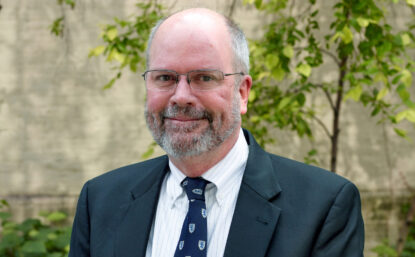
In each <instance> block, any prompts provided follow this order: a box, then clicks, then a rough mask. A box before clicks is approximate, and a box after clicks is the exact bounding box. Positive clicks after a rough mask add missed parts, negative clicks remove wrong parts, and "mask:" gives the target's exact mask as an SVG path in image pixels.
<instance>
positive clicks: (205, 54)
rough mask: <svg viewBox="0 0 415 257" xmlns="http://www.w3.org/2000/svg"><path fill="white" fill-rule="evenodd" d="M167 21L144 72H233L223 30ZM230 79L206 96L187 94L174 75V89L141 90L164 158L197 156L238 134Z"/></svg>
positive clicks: (238, 104) (237, 103) (197, 23)
mask: <svg viewBox="0 0 415 257" xmlns="http://www.w3.org/2000/svg"><path fill="white" fill-rule="evenodd" d="M173 19H174V18H173ZM169 21H170V20H167V21H165V23H163V25H162V26H161V27H160V28H159V30H158V32H157V34H156V36H155V38H154V40H153V44H152V47H151V50H150V57H151V59H150V67H149V69H168V70H174V71H176V72H178V73H186V72H188V71H191V70H198V69H217V70H221V71H223V72H224V73H233V72H239V71H234V70H233V65H232V56H231V51H230V44H229V35H228V34H227V32H226V29H223V28H220V27H219V28H218V26H216V27H215V26H210V24H205V21H204V20H194V19H193V20H191V22H189V20H186V19H185V20H181V21H180V20H179V21H175V22H169ZM237 76H239V75H237ZM235 79H236V77H235V76H230V77H225V80H223V81H222V82H221V84H220V86H218V87H217V88H214V89H211V90H209V91H197V90H194V89H192V88H191V87H190V86H189V84H188V83H187V81H186V79H185V76H180V80H179V82H178V85H177V87H176V88H175V89H173V90H170V91H157V90H154V89H148V87H147V102H146V113H145V115H146V121H147V125H148V127H149V129H150V131H151V133H152V135H153V137H154V139H155V140H156V142H157V143H158V144H159V145H160V146H161V147H162V148H163V149H164V150H165V151H166V152H167V154H169V155H170V156H172V157H176V158H181V157H186V156H195V155H200V154H202V153H204V152H207V151H211V150H214V149H215V148H217V147H219V146H220V145H221V144H223V143H224V142H226V140H227V139H228V138H229V137H230V136H231V135H234V134H235V133H238V129H239V127H240V113H241V100H240V93H239V91H238V89H236V90H235Z"/></svg>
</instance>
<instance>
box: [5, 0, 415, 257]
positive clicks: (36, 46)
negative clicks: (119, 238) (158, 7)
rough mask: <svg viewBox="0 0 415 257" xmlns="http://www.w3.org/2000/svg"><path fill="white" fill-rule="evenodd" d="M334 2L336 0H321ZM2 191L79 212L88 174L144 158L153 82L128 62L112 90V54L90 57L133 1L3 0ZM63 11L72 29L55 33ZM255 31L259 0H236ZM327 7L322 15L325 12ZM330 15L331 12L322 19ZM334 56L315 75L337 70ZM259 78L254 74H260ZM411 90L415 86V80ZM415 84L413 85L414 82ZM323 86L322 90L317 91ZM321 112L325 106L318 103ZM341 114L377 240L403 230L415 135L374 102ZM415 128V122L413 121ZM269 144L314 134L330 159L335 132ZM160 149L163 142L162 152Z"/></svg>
mask: <svg viewBox="0 0 415 257" xmlns="http://www.w3.org/2000/svg"><path fill="white" fill-rule="evenodd" d="M322 2H323V5H324V6H322V7H321V10H327V12H330V8H331V5H332V3H330V1H322ZM164 3H167V5H168V6H172V10H178V9H182V8H184V7H196V6H206V7H209V8H212V9H214V10H217V11H219V12H222V13H228V12H229V7H230V5H231V1H219V0H217V1H194V0H187V1H180V2H178V1H167V0H166V1H164ZM0 4H1V5H2V6H3V9H2V10H1V11H0V153H1V154H0V163H1V165H0V199H2V198H5V199H8V200H9V201H10V202H11V204H12V208H13V211H14V212H15V213H16V215H17V216H16V217H17V218H18V219H22V218H23V217H28V216H34V215H36V214H37V213H38V212H39V211H40V210H56V209H61V210H66V211H67V212H69V213H70V214H73V211H74V207H75V204H76V199H77V196H78V193H79V191H80V188H81V186H82V184H83V183H84V182H85V181H86V180H88V179H90V178H92V177H94V176H97V175H99V174H102V173H104V172H105V171H108V170H111V169H114V168H117V167H119V166H123V165H127V164H130V163H134V162H137V161H140V156H141V154H143V153H144V152H145V150H146V149H147V146H148V145H149V144H150V142H151V141H152V140H151V135H150V134H149V132H148V131H147V128H146V126H145V121H144V115H143V104H144V84H143V81H142V79H141V77H140V76H139V75H138V74H132V73H130V72H125V73H124V75H123V77H122V79H121V80H120V81H119V82H117V83H116V85H115V86H114V87H113V88H112V89H110V90H105V91H104V90H102V89H101V87H102V86H103V85H104V84H105V83H106V82H108V80H109V79H110V78H111V77H112V76H113V75H114V73H113V71H111V69H110V68H111V65H109V64H107V63H105V62H104V60H103V58H92V59H88V57H87V56H88V52H89V50H90V49H91V48H93V47H95V46H97V45H99V44H101V42H100V39H99V34H100V29H99V25H100V24H107V23H111V22H112V18H113V17H115V16H117V17H124V18H125V17H127V16H128V15H130V14H134V13H135V11H136V9H135V7H134V4H135V1H133V0H128V1H116V0H84V1H77V6H76V8H75V10H73V11H71V10H69V9H68V8H66V7H65V8H61V7H59V6H58V5H57V4H55V1H50V0H35V1H34V0H0ZM394 8H395V7H391V8H390V19H391V21H392V22H393V23H394V24H396V25H398V26H405V18H402V17H409V16H410V13H409V12H407V13H405V12H401V11H399V12H397V11H396V10H395V9H394ZM62 14H64V15H65V25H66V28H65V31H64V33H65V35H64V37H63V38H57V37H55V36H53V35H51V34H50V33H49V29H48V27H49V26H50V24H51V23H52V21H53V20H54V19H55V18H57V17H59V16H61V15H62ZM233 17H234V18H235V20H236V21H237V22H238V23H239V24H240V25H241V26H242V28H244V30H245V32H246V34H247V35H248V37H251V38H252V37H258V36H259V35H260V28H261V24H262V23H261V22H263V20H264V18H262V17H257V12H256V11H255V10H253V9H252V8H249V7H246V6H242V4H241V3H240V1H238V2H237V5H236V9H235V11H234V13H233ZM325 19H326V17H325V16H323V17H322V20H321V22H324V21H326V20H325ZM324 26H325V27H327V23H323V27H324ZM333 75H335V74H334V73H333V71H332V70H331V67H330V65H328V66H327V67H324V70H322V71H319V72H318V73H317V74H314V75H313V76H333ZM254 86H255V84H254ZM412 91H413V92H414V87H413V88H412ZM414 93H415V92H414ZM319 98H320V96H318V95H316V96H315V101H316V102H319ZM320 108H321V109H320V112H321V114H322V117H323V120H325V121H327V122H328V121H329V120H330V118H331V117H330V115H329V113H328V112H327V110H328V106H326V105H324V104H321V106H320ZM343 114H344V115H343V117H342V121H341V122H342V128H343V130H342V132H341V133H342V134H341V139H340V153H339V174H341V175H343V176H345V177H347V178H349V179H351V180H352V181H354V182H355V183H356V184H357V186H358V187H359V189H360V191H361V194H362V201H363V212H364V217H365V223H366V234H367V244H366V249H367V253H368V254H367V256H371V254H370V253H369V251H368V250H369V249H370V248H371V247H373V246H374V245H376V244H377V243H378V242H380V240H381V239H382V238H384V237H391V238H396V234H397V231H398V230H397V228H398V221H399V205H400V203H401V202H403V201H404V200H405V196H406V195H407V193H406V192H407V191H406V189H405V186H404V183H403V180H402V177H405V178H406V181H407V182H408V183H409V184H411V185H412V186H415V183H414V181H415V164H414V159H415V144H414V141H406V140H403V139H400V138H398V137H397V136H396V135H395V134H394V132H393V130H392V129H391V128H390V127H389V126H385V125H376V121H375V120H373V119H371V118H369V117H370V115H369V114H370V111H369V110H367V109H365V108H363V107H362V106H358V105H354V104H350V103H346V104H345V108H344V113H343ZM403 127H406V128H407V129H408V130H409V131H410V136H412V138H415V129H414V127H413V126H410V125H409V124H406V125H405V124H404V125H403ZM275 138H276V140H277V143H276V144H275V145H273V146H269V148H268V150H270V151H272V152H274V153H277V154H280V155H283V156H288V157H291V158H294V159H298V160H302V159H303V157H304V155H305V153H306V152H307V151H308V150H309V147H310V146H315V147H317V149H318V150H319V153H320V155H319V159H320V164H321V166H322V167H325V168H327V167H328V153H329V148H328V140H327V139H326V138H325V137H324V134H323V133H322V132H317V134H316V139H315V140H314V141H313V142H310V141H308V140H300V139H298V138H297V137H296V136H295V135H294V134H292V133H291V132H286V131H284V132H281V131H275ZM157 154H162V151H161V150H160V149H157V150H156V155H157Z"/></svg>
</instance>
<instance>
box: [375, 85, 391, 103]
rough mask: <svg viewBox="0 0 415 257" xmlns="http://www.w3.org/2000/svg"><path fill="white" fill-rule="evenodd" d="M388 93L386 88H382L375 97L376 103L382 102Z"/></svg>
mask: <svg viewBox="0 0 415 257" xmlns="http://www.w3.org/2000/svg"><path fill="white" fill-rule="evenodd" d="M388 93H389V89H388V88H387V87H384V88H382V89H381V90H380V91H379V93H378V94H377V95H376V101H379V100H382V99H383V98H384V97H385V96H386V95H387V94H388Z"/></svg>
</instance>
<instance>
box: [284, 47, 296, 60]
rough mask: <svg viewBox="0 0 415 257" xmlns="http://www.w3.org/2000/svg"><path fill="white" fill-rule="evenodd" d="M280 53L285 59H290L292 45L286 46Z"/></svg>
mask: <svg viewBox="0 0 415 257" xmlns="http://www.w3.org/2000/svg"><path fill="white" fill-rule="evenodd" d="M282 53H283V54H284V55H285V56H286V57H287V58H292V57H293V56H294V49H293V47H292V45H286V46H285V47H284V49H283V50H282Z"/></svg>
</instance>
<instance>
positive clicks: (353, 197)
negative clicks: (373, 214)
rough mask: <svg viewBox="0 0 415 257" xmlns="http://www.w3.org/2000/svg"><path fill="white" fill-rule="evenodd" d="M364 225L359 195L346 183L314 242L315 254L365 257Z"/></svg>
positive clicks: (330, 256)
mask: <svg viewBox="0 0 415 257" xmlns="http://www.w3.org/2000/svg"><path fill="white" fill-rule="evenodd" d="M363 248H364V224H363V218H362V213H361V206H360V195H359V191H358V190H357V188H356V186H355V185H353V184H352V183H350V182H349V183H346V184H345V185H344V186H343V187H342V188H341V189H340V190H339V192H338V194H337V196H336V198H335V200H334V202H333V204H332V206H331V208H330V210H329V212H328V215H327V217H326V219H325V221H324V224H323V226H322V228H321V230H320V233H319V236H318V237H317V239H316V243H315V244H314V249H313V251H312V254H311V256H312V257H333V256H336V257H363Z"/></svg>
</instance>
